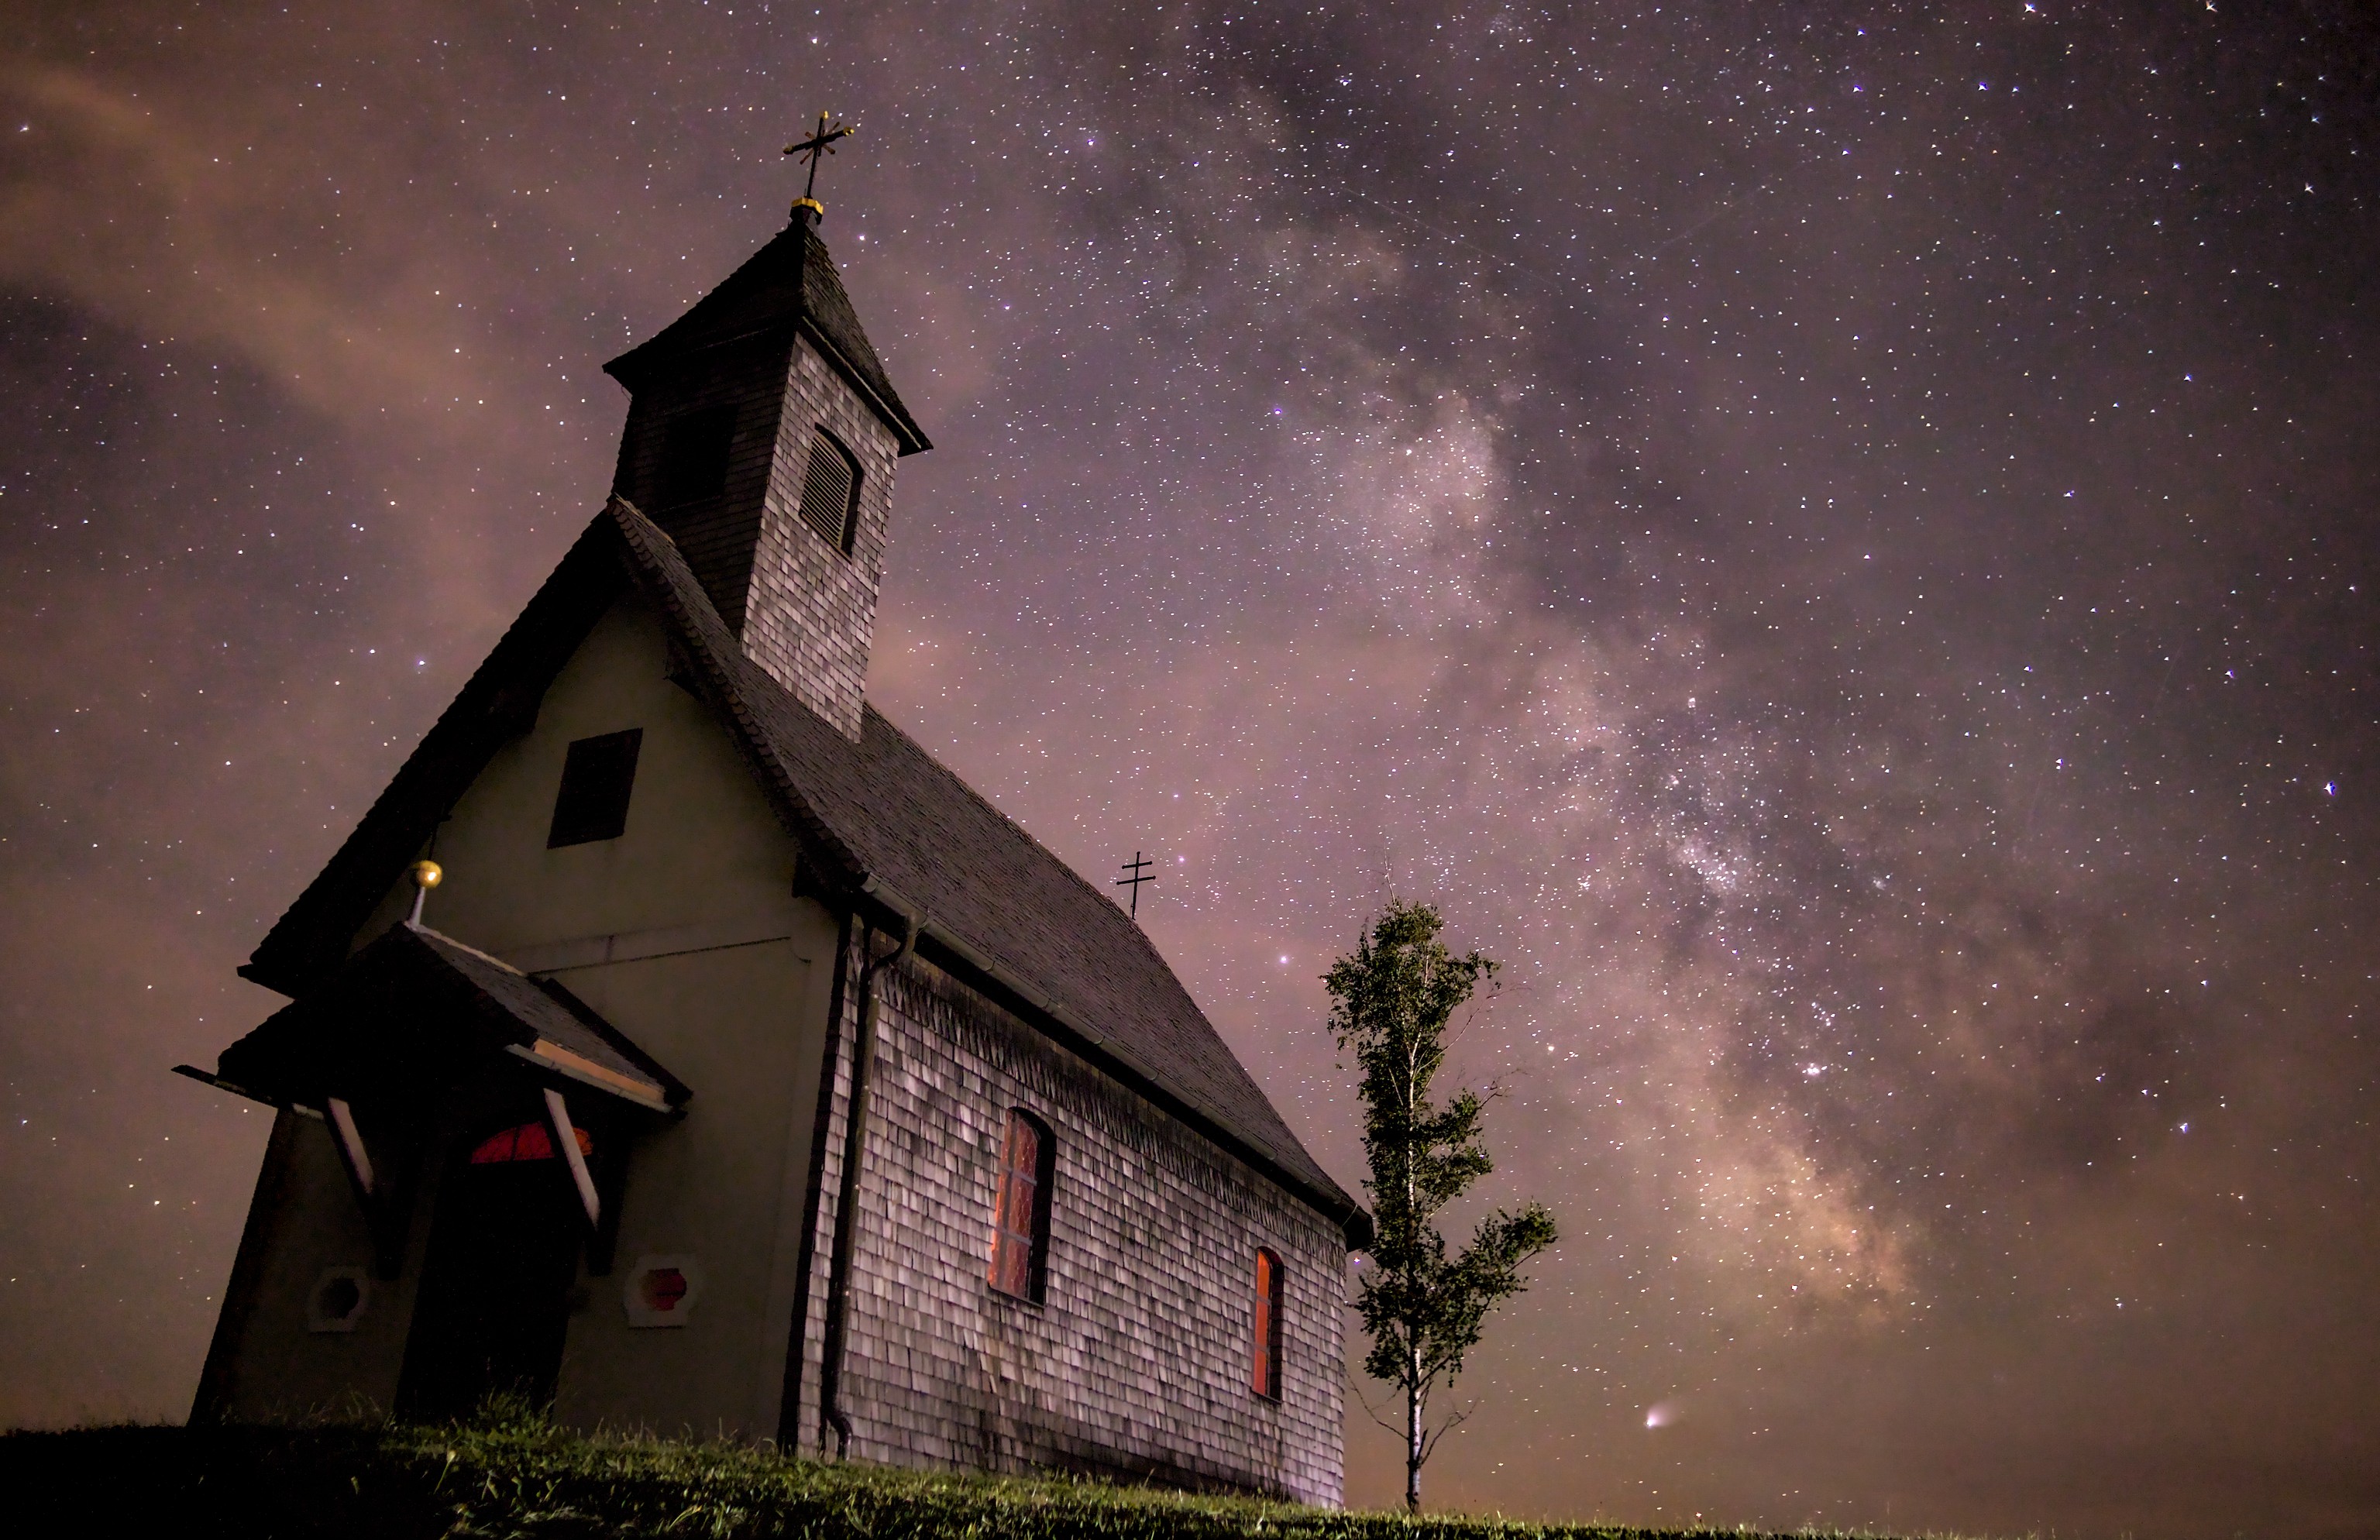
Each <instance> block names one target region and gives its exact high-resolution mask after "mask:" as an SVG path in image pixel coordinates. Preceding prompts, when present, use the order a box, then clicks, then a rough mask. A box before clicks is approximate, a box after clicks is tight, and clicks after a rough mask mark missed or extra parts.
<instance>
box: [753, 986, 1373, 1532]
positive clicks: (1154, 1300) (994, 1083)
mask: <svg viewBox="0 0 2380 1540" xmlns="http://www.w3.org/2000/svg"><path fill="white" fill-rule="evenodd" d="M852 1010H853V1012H856V1001H855V1002H853V1006H852ZM842 1025H843V1028H844V1030H843V1032H842V1033H841V1035H840V1037H841V1040H840V1042H839V1044H838V1048H837V1054H836V1058H837V1062H838V1069H837V1073H836V1078H835V1081H834V1085H833V1090H832V1104H831V1118H830V1124H831V1135H832V1136H831V1137H830V1138H829V1139H828V1140H827V1141H826V1151H827V1158H826V1169H825V1170H823V1171H822V1172H821V1177H822V1184H821V1194H822V1202H821V1204H820V1214H819V1219H818V1229H817V1232H816V1239H815V1245H814V1250H815V1254H816V1255H817V1256H818V1258H819V1262H818V1265H817V1269H816V1276H815V1278H814V1279H813V1287H812V1290H811V1296H810V1297H811V1304H810V1308H809V1310H808V1312H807V1315H808V1319H807V1321H806V1323H805V1331H804V1347H805V1352H804V1373H803V1378H802V1394H801V1399H800V1403H799V1415H798V1420H797V1424H796V1427H795V1430H794V1431H795V1432H796V1434H797V1436H798V1437H799V1439H800V1441H801V1442H802V1444H803V1447H804V1448H805V1449H817V1448H819V1447H820V1413H819V1406H818V1385H819V1368H820V1343H821V1342H822V1340H823V1338H824V1335H825V1330H824V1319H825V1307H824V1295H825V1284H824V1278H825V1272H826V1266H827V1263H826V1258H827V1256H828V1254H829V1250H830V1238H831V1236H832V1231H833V1224H834V1215H833V1209H834V1204H835V1197H836V1194H837V1191H838V1182H839V1179H840V1155H841V1151H842V1147H843V1121H842V1120H843V1117H844V1107H845V1098H846V1097H847V1095H848V1089H849V1060H850V1043H851V1038H852V1029H853V1028H854V1026H855V1025H856V1015H855V1014H853V1013H846V1017H845V1020H844V1023H843V1024H842ZM879 1034H880V1035H879V1037H878V1045H877V1058H876V1065H875V1073H876V1079H875V1083H874V1086H873V1089H872V1092H871V1100H872V1114H871V1117H870V1122H871V1125H872V1135H871V1137H870V1139H869V1141H868V1150H867V1154H866V1157H865V1160H864V1164H863V1166H862V1170H861V1178H860V1185H859V1194H860V1195H859V1205H860V1207H859V1213H858V1223H857V1231H856V1247H855V1251H854V1259H853V1274H854V1276H853V1278H852V1280H851V1284H850V1304H849V1328H848V1329H849V1347H848V1350H847V1352H846V1355H845V1359H844V1376H843V1387H844V1388H843V1394H842V1398H841V1399H842V1402H843V1406H844V1412H845V1413H846V1415H848V1416H849V1417H850V1419H851V1422H852V1426H853V1433H854V1438H853V1445H852V1449H851V1451H850V1452H851V1453H852V1454H853V1455H854V1456H855V1457H856V1458H860V1459H866V1460H870V1461H882V1462H886V1463H892V1464H899V1465H909V1466H929V1467H931V1466H950V1467H974V1468H988V1469H991V1470H998V1471H1024V1470H1029V1469H1035V1468H1056V1469H1062V1470H1074V1471H1079V1472H1084V1473H1096V1474H1102V1475H1109V1476H1115V1477H1119V1478H1124V1479H1147V1480H1154V1481H1159V1482H1162V1483H1165V1484H1169V1485H1186V1486H1194V1487H1204V1488H1219V1489H1237V1490H1248V1491H1257V1492H1263V1493H1269V1494H1274V1495H1279V1496H1283V1497H1288V1498H1296V1499H1299V1500H1302V1501H1307V1502H1317V1503H1325V1504H1335V1503H1337V1502H1338V1501H1339V1500H1340V1497H1341V1490H1342V1422H1341V1418H1342V1399H1341V1398H1342V1393H1343V1385H1344V1376H1343V1369H1342V1360H1341V1352H1342V1348H1341V1307H1342V1279H1343V1277H1344V1271H1345V1265H1346V1255H1347V1248H1346V1243H1345V1240H1344V1238H1343V1237H1342V1235H1341V1233H1340V1231H1339V1229H1338V1227H1337V1226H1336V1225H1334V1224H1332V1223H1331V1222H1330V1220H1328V1219H1324V1218H1323V1217H1322V1216H1320V1215H1318V1214H1317V1213H1315V1212H1314V1211H1313V1210H1312V1209H1311V1208H1310V1207H1307V1206H1305V1204H1304V1203H1302V1202H1300V1201H1299V1200H1297V1199H1295V1198H1293V1197H1292V1196H1290V1195H1289V1194H1287V1193H1285V1192H1283V1191H1281V1189H1280V1188H1279V1187H1277V1186H1276V1185H1274V1184H1273V1183H1272V1182H1270V1181H1269V1179H1267V1178H1265V1177H1263V1176H1261V1175H1259V1174H1258V1173H1257V1172H1256V1171H1255V1170H1253V1169H1251V1168H1249V1167H1247V1166H1245V1165H1244V1164H1242V1163H1241V1162H1240V1161H1239V1160H1237V1159H1236V1158H1233V1157H1232V1156H1231V1155H1229V1154H1228V1153H1226V1152H1224V1151H1222V1150H1220V1149H1219V1148H1217V1147H1216V1146H1213V1145H1211V1144H1209V1143H1208V1141H1207V1140H1206V1139H1205V1138H1203V1137H1202V1136H1201V1135H1199V1134H1196V1133H1195V1132H1193V1131H1192V1130H1191V1129H1189V1128H1188V1127H1186V1126H1185V1125H1184V1124H1182V1123H1180V1122H1177V1121H1175V1120H1174V1119H1172V1117H1171V1116H1169V1115H1168V1114H1166V1113H1164V1112H1163V1111H1162V1110H1160V1109H1158V1108H1157V1107H1155V1106H1154V1105H1153V1104H1151V1103H1149V1102H1147V1101H1146V1100H1145V1099H1143V1098H1142V1097H1139V1096H1138V1095H1137V1094H1135V1093H1134V1092H1132V1091H1130V1090H1129V1089H1127V1088H1125V1087H1124V1086H1123V1085H1120V1084H1118V1083H1117V1082H1115V1081H1113V1080H1111V1079H1110V1078H1109V1077H1108V1076H1107V1075H1105V1074H1104V1073H1102V1072H1100V1071H1099V1070H1098V1069H1097V1068H1096V1067H1094V1066H1093V1065H1091V1064H1089V1063H1088V1062H1087V1061H1083V1060H1081V1059H1079V1058H1077V1057H1075V1055H1073V1054H1072V1053H1069V1052H1068V1051H1066V1050H1065V1049H1062V1048H1060V1047H1059V1046H1057V1045H1056V1044H1054V1043H1052V1042H1050V1040H1049V1039H1048V1038H1046V1037H1042V1036H1041V1035H1040V1034H1038V1033H1037V1032H1034V1031H1033V1030H1031V1029H1030V1028H1028V1027H1026V1025H1024V1024H1022V1023H1021V1022H1019V1021H1017V1020H1016V1019H1015V1018H1014V1016H1012V1015H1010V1014H1009V1013H1007V1012H1005V1011H1004V1010H1002V1009H1001V1008H1000V1007H999V1006H997V1005H996V1004H994V1003H993V1002H992V1001H990V1000H986V999H985V998H983V997H982V996H980V995H978V994H977V993H976V992H974V991H973V990H972V989H969V988H966V987H965V985H963V984H961V983H960V982H958V981H957V980H955V979H953V978H952V977H951V976H948V975H946V974H943V973H941V971H940V970H938V969H936V968H934V967H932V966H931V965H930V964H925V963H922V962H914V961H913V962H912V963H910V964H905V965H904V967H903V968H902V969H900V970H899V971H898V972H897V973H896V974H892V975H891V976H888V978H887V979H886V981H885V984H884V1008H883V1010H882V1012H881V1015H880V1024H879ZM1016 1107H1021V1108H1024V1109H1026V1110H1028V1111H1031V1112H1032V1113H1034V1114H1035V1115H1036V1116H1038V1118H1040V1119H1041V1120H1042V1121H1043V1122H1046V1123H1047V1124H1048V1125H1049V1127H1050V1131H1051V1134H1052V1135H1053V1137H1054V1140H1055V1143H1056V1146H1057V1155H1056V1162H1055V1172H1054V1176H1053V1179H1052V1185H1051V1202H1050V1248H1049V1265H1048V1281H1047V1288H1046V1291H1045V1298H1044V1299H1043V1301H1042V1302H1041V1303H1040V1304H1030V1303H1026V1302H1024V1301H1020V1300H1014V1299H1012V1298H1010V1297H1008V1296H1006V1295H1004V1294H1002V1293H1000V1292H999V1291H996V1290H994V1289H992V1287H991V1286H990V1281H989V1277H988V1273H989V1260H990V1237H991V1224H992V1213H993V1207H994V1202H995V1194H996V1189H997V1185H998V1182H999V1180H1000V1160H1001V1152H1002V1138H1003V1135H1004V1133H1005V1129H1006V1124H1007V1118H1008V1113H1009V1110H1010V1109H1011V1108H1016ZM1259 1246H1263V1247H1269V1249H1271V1250H1272V1251H1273V1252H1274V1253H1275V1254H1276V1255H1278V1256H1280V1257H1281V1260H1282V1262H1283V1263H1284V1265H1285V1269H1286V1279H1285V1290H1284V1293H1285V1301H1284V1304H1285V1308H1284V1311H1283V1315H1284V1317H1285V1320H1284V1343H1283V1354H1282V1357H1283V1371H1284V1372H1283V1394H1282V1396H1281V1400H1280V1401H1268V1400H1266V1399H1264V1398H1262V1397H1259V1396H1257V1395H1256V1394H1255V1392H1254V1390H1253V1389H1252V1388H1251V1384H1250V1381H1251V1377H1252V1366H1253V1342H1254V1320H1253V1314H1254V1304H1255V1293H1254V1291H1255V1278H1256V1254H1257V1248H1258V1247H1259ZM827 1442H828V1445H829V1447H831V1446H832V1434H831V1433H830V1434H829V1435H828V1439H827Z"/></svg>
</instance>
